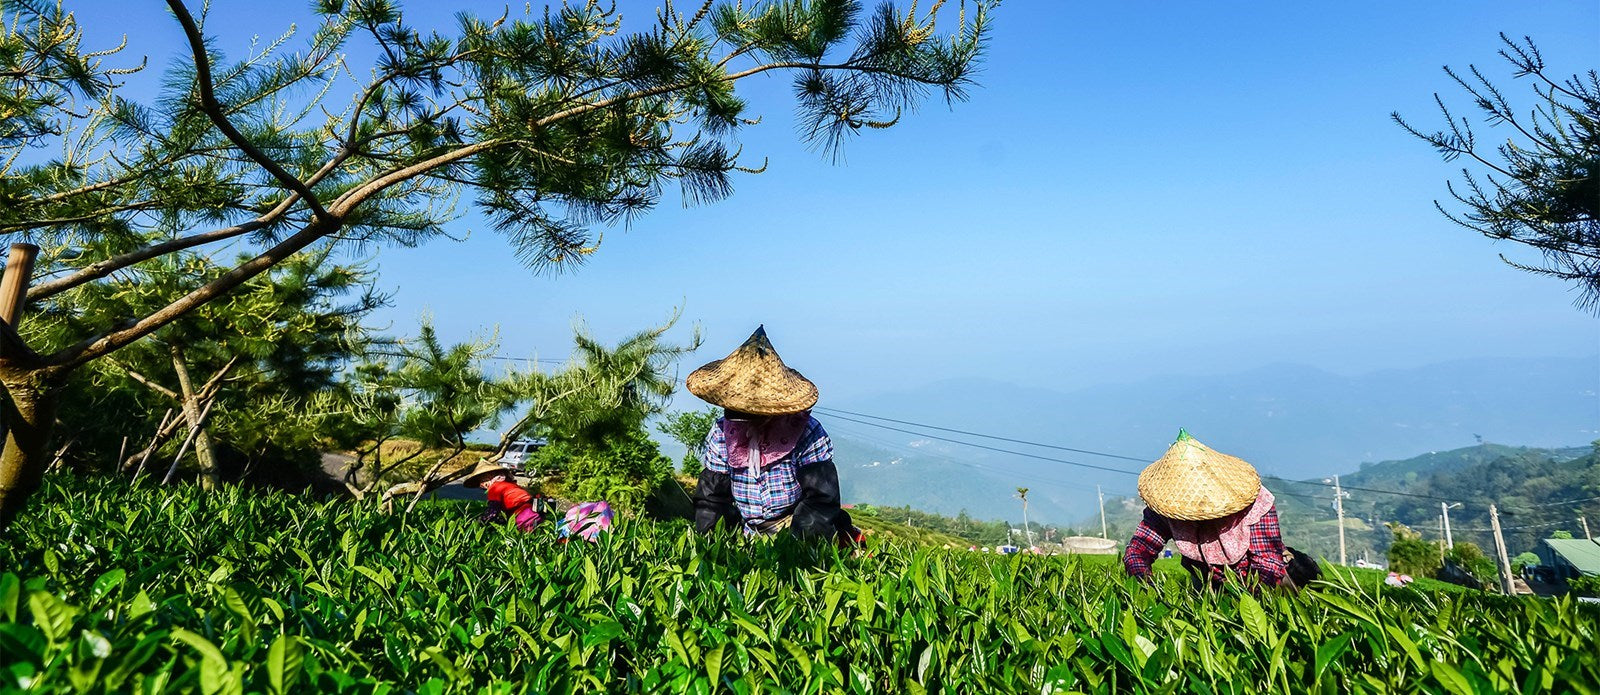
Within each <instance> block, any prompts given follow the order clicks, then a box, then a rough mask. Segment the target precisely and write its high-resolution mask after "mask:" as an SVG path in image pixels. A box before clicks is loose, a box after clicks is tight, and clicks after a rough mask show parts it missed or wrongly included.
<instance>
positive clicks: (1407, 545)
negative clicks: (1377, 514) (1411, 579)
mask: <svg viewBox="0 0 1600 695" xmlns="http://www.w3.org/2000/svg"><path fill="white" fill-rule="evenodd" d="M1389 528H1390V530H1391V531H1393V533H1394V541H1393V542H1391V543H1390V544H1389V569H1390V570H1393V571H1395V572H1399V573H1401V574H1409V575H1413V576H1417V577H1431V576H1433V575H1434V574H1435V573H1437V572H1438V570H1439V566H1440V559H1439V544H1438V543H1434V542H1429V541H1424V540H1422V535H1421V534H1419V533H1417V532H1416V531H1412V530H1411V529H1409V528H1407V527H1406V526H1405V525H1403V524H1390V525H1389ZM1480 554H1481V553H1480Z"/></svg>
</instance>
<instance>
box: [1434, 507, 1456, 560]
mask: <svg viewBox="0 0 1600 695" xmlns="http://www.w3.org/2000/svg"><path fill="white" fill-rule="evenodd" d="M1459 505H1460V503H1459V502H1457V503H1456V504H1445V503H1443V502H1440V503H1439V517H1440V518H1441V519H1444V547H1446V548H1449V549H1451V550H1454V549H1455V547H1456V541H1455V539H1454V538H1452V537H1451V536H1450V508H1451V507H1455V506H1459Z"/></svg>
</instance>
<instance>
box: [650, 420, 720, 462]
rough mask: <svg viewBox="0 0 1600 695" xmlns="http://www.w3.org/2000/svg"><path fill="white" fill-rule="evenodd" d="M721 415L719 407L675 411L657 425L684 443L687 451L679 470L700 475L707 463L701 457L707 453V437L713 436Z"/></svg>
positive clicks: (657, 427)
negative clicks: (712, 429)
mask: <svg viewBox="0 0 1600 695" xmlns="http://www.w3.org/2000/svg"><path fill="white" fill-rule="evenodd" d="M720 417H722V412H721V411H720V410H719V409H717V408H706V409H704V410H686V411H683V412H677V413H673V414H671V415H669V416H667V417H666V419H665V420H663V421H662V422H661V423H659V424H657V425H656V430H658V431H660V432H661V433H662V434H665V435H667V436H668V437H671V438H672V440H673V441H675V442H677V443H679V444H682V445H683V448H684V449H685V451H684V452H683V462H682V463H681V464H680V465H679V470H680V471H682V472H683V474H684V475H687V476H689V477H691V478H698V477H700V469H701V468H703V467H704V465H705V463H704V462H703V461H702V460H701V458H700V457H701V456H702V455H704V454H705V450H706V438H707V437H709V436H711V428H712V427H714V426H716V424H717V419H718V418H720Z"/></svg>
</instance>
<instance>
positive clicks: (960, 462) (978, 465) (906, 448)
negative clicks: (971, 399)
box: [835, 416, 1134, 497]
mask: <svg viewBox="0 0 1600 695" xmlns="http://www.w3.org/2000/svg"><path fill="white" fill-rule="evenodd" d="M835 417H837V416H835ZM839 419H841V420H845V419H846V418H839ZM851 422H854V421H853V420H852V421H851ZM849 434H850V435H851V436H852V437H861V438H863V439H867V440H870V441H872V442H873V443H875V444H878V445H879V446H887V447H891V448H894V449H897V450H899V451H901V452H903V453H912V454H916V455H920V456H927V457H930V458H934V459H938V460H940V461H944V462H946V463H951V464H955V465H958V466H968V467H971V468H980V469H983V470H986V471H993V472H995V473H1000V474H1003V475H1006V476H1009V477H1013V478H1020V479H1023V480H1031V481H1035V482H1041V483H1045V484H1047V485H1057V486H1061V487H1068V488H1073V489H1077V490H1084V491H1088V490H1090V489H1091V488H1089V487H1088V486H1087V485H1083V484H1080V483H1071V482H1067V481H1064V480H1057V479H1054V478H1045V477H1041V476H1038V475H1035V474H1032V473H1015V472H1012V471H1007V470H1004V469H1001V468H996V467H994V466H988V465H984V464H981V463H974V462H972V461H963V460H960V459H957V458H954V457H950V456H944V455H941V454H937V453H934V452H930V451H921V450H918V449H916V448H914V447H909V446H906V445H904V444H899V443H894V442H890V441H889V440H886V439H882V438H879V437H872V436H868V435H864V434H861V433H855V432H850V433H849ZM918 436H922V435H920V434H918ZM891 465H892V464H891ZM1114 494H1118V495H1121V496H1123V497H1133V496H1134V495H1133V494H1132V493H1126V492H1116V493H1114Z"/></svg>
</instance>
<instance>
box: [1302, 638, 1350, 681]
mask: <svg viewBox="0 0 1600 695" xmlns="http://www.w3.org/2000/svg"><path fill="white" fill-rule="evenodd" d="M1355 636H1356V633H1354V632H1346V633H1344V634H1342V635H1339V636H1338V637H1335V638H1333V639H1332V640H1330V641H1329V642H1328V643H1327V644H1324V645H1322V646H1320V647H1317V660H1316V664H1315V667H1314V668H1313V670H1312V674H1311V680H1312V682H1314V683H1320V682H1322V674H1324V673H1326V672H1327V670H1328V665H1329V664H1332V663H1333V662H1334V661H1336V660H1338V658H1339V657H1340V656H1343V655H1344V653H1345V650H1347V649H1349V648H1350V640H1352V639H1355Z"/></svg>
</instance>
